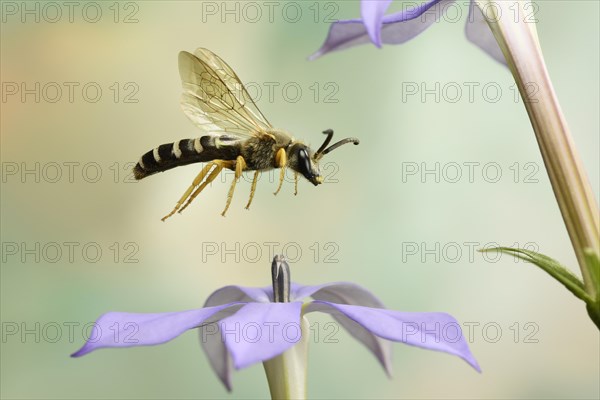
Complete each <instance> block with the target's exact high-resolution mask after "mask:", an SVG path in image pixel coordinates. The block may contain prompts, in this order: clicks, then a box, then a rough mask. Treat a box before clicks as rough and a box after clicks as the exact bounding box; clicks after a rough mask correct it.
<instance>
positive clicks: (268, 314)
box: [72, 256, 480, 390]
mask: <svg viewBox="0 0 600 400" xmlns="http://www.w3.org/2000/svg"><path fill="white" fill-rule="evenodd" d="M307 297H312V298H313V299H314V301H312V302H308V303H304V304H303V303H302V300H304V299H306V298H307ZM314 311H321V312H325V313H328V314H331V315H332V316H333V318H334V319H335V320H336V321H337V322H338V323H339V324H340V325H342V326H343V327H344V328H345V329H346V330H348V332H349V333H350V334H351V335H352V336H353V337H354V338H356V339H357V340H359V341H360V342H362V343H363V344H364V345H365V346H366V347H367V348H368V349H369V350H370V351H371V352H372V353H373V354H374V355H375V356H376V357H377V359H378V360H379V362H380V363H381V364H382V366H383V368H384V369H385V370H386V372H387V373H388V375H389V374H390V373H391V343H390V342H389V341H395V342H403V343H406V344H409V345H412V346H417V347H422V348H425V349H430V350H437V351H443V352H446V353H449V354H453V355H456V356H459V357H461V358H462V359H464V360H465V361H466V362H467V363H469V364H470V365H471V366H472V367H473V368H475V369H476V370H477V371H480V369H479V365H478V364H477V361H475V358H474V357H473V355H472V354H471V351H470V350H469V347H468V345H467V342H466V341H465V340H464V338H463V336H462V331H461V328H460V326H459V324H458V323H457V322H456V320H455V319H454V318H452V317H451V316H450V315H448V314H444V313H433V312H431V313H420V312H400V311H392V310H386V309H385V308H384V306H383V304H382V303H381V302H380V301H379V300H378V299H377V298H376V297H375V296H374V295H373V294H371V293H370V292H369V291H367V290H365V289H363V288H362V287H360V286H358V285H355V284H353V283H344V282H340V283H328V284H324V285H318V286H301V285H296V284H291V285H290V283H289V267H288V265H287V263H286V262H285V260H284V259H283V257H282V256H277V257H275V259H274V260H273V287H266V288H247V287H241V286H226V287H223V288H221V289H219V290H217V291H215V292H214V293H212V294H211V295H210V296H209V297H208V299H207V300H206V303H205V305H204V308H200V309H196V310H188V311H180V312H171V313H160V314H133V313H122V312H110V313H107V314H104V315H102V316H101V317H100V318H99V319H98V320H97V321H96V324H95V326H94V328H93V330H92V333H91V335H90V339H89V340H88V341H87V343H86V344H85V345H84V346H83V347H82V348H81V349H80V350H79V351H77V352H76V353H74V354H73V355H72V356H73V357H80V356H83V355H85V354H87V353H90V352H91V351H94V350H96V349H100V348H105V347H134V346H149V345H157V344H161V343H165V342H168V341H170V340H172V339H174V338H176V337H177V336H179V335H181V334H182V333H184V332H185V331H187V330H189V329H199V331H200V337H201V345H202V347H203V349H204V351H205V352H206V354H207V356H208V359H209V361H210V364H211V366H212V368H213V369H214V371H215V372H216V374H217V375H218V376H219V378H220V379H221V381H222V382H223V384H224V385H225V386H226V388H227V389H228V390H231V380H230V375H231V369H232V363H233V366H234V367H235V368H236V369H240V368H244V367H247V366H250V365H252V364H255V363H258V362H265V361H266V362H267V363H268V362H270V361H267V360H271V359H273V358H274V357H277V356H279V355H282V354H283V353H285V352H286V351H288V350H289V349H291V348H292V347H294V346H295V345H296V343H298V342H301V341H303V340H305V339H306V336H305V335H307V334H308V332H307V331H305V330H303V329H302V328H301V319H302V317H303V315H304V314H308V313H311V312H314ZM217 321H218V324H217V323H216V322H217ZM115 327H116V328H117V329H118V334H115ZM102 332H105V333H108V332H110V334H104V335H103V334H102ZM303 335H304V337H302V336H303ZM301 337H302V339H301ZM116 338H121V340H120V341H118V340H115V339H116ZM267 363H265V365H266V364H267ZM265 369H267V373H269V370H268V368H267V367H265ZM269 383H270V384H271V382H269ZM272 390H273V389H272Z"/></svg>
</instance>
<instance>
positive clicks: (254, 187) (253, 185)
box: [246, 171, 259, 210]
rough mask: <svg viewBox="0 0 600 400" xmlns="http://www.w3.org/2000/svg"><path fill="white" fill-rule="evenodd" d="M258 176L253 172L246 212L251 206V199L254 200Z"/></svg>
mask: <svg viewBox="0 0 600 400" xmlns="http://www.w3.org/2000/svg"><path fill="white" fill-rule="evenodd" d="M258 174H259V172H258V171H256V172H254V178H253V179H252V186H251V187H250V199H249V200H248V204H246V210H249V209H250V204H252V199H253V198H254V192H255V191H256V183H257V182H258Z"/></svg>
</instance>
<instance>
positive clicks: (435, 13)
mask: <svg viewBox="0 0 600 400" xmlns="http://www.w3.org/2000/svg"><path fill="white" fill-rule="evenodd" d="M453 1H455V0H428V1H425V2H423V3H421V4H420V5H418V6H415V7H409V8H406V9H405V10H403V11H400V12H397V13H394V14H390V15H386V16H384V17H383V19H382V23H383V26H382V27H381V40H382V41H383V43H389V44H401V43H404V42H407V41H409V40H410V39H412V38H414V37H415V36H417V35H418V34H419V33H421V32H423V31H424V30H425V29H427V28H428V27H429V26H431V24H433V23H434V22H435V21H437V20H438V19H439V17H440V16H441V13H442V11H443V10H444V8H443V7H444V5H445V3H450V2H453ZM438 3H439V4H438ZM430 9H432V10H431V12H428V11H429V10H430ZM419 17H421V18H419ZM365 26H366V22H363V20H360V19H350V20H342V21H337V22H334V23H332V24H331V26H330V27H329V33H328V34H327V39H325V43H323V45H322V46H321V48H320V49H319V50H317V52H316V53H314V54H313V55H311V56H310V57H309V59H310V60H315V59H317V58H319V57H321V56H322V55H324V54H327V53H329V52H332V51H338V50H343V49H347V48H349V47H353V46H357V45H359V44H364V43H368V42H369V40H370V38H369V32H368V30H367V29H371V27H369V28H367V27H365Z"/></svg>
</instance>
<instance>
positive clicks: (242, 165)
mask: <svg viewBox="0 0 600 400" xmlns="http://www.w3.org/2000/svg"><path fill="white" fill-rule="evenodd" d="M245 169H246V160H244V157H242V156H237V158H236V159H235V178H233V182H232V183H231V187H230V188H229V193H227V204H225V209H224V210H223V212H222V213H221V215H222V216H225V213H226V212H227V210H228V209H229V206H230V205H231V199H233V192H234V191H235V184H236V183H237V181H238V180H239V179H240V177H241V176H242V172H243V171H244V170H245Z"/></svg>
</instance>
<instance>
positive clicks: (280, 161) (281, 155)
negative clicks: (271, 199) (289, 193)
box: [273, 148, 287, 195]
mask: <svg viewBox="0 0 600 400" xmlns="http://www.w3.org/2000/svg"><path fill="white" fill-rule="evenodd" d="M275 164H276V165H277V167H279V168H281V172H280V174H279V186H278V187H277V190H276V191H275V193H273V194H275V195H276V194H277V193H279V191H280V190H281V186H283V179H284V178H285V167H286V165H287V154H286V152H285V150H284V149H283V148H281V149H279V151H277V154H275Z"/></svg>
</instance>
